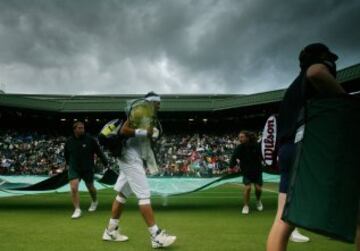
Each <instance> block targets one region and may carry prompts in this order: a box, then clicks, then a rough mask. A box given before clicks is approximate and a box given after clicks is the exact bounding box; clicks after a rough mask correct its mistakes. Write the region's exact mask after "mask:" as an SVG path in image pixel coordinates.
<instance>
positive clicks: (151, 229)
mask: <svg viewBox="0 0 360 251" xmlns="http://www.w3.org/2000/svg"><path fill="white" fill-rule="evenodd" d="M158 231H159V227H158V226H157V225H156V224H155V225H154V226H152V227H149V232H150V234H151V236H152V237H155V236H156V234H157V233H158Z"/></svg>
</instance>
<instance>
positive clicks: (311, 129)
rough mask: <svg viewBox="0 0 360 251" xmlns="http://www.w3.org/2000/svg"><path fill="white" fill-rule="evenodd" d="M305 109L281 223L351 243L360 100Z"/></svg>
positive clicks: (359, 172)
mask: <svg viewBox="0 0 360 251" xmlns="http://www.w3.org/2000/svg"><path fill="white" fill-rule="evenodd" d="M305 110H306V112H305V125H304V126H301V127H300V128H299V129H298V131H297V135H296V139H295V142H297V143H296V144H297V154H296V158H295V162H294V165H293V168H292V174H291V180H290V186H289V191H288V194H287V201H286V204H285V208H284V212H283V216H282V219H283V220H285V221H287V222H289V223H291V224H293V225H295V226H299V227H302V228H305V229H308V230H310V231H313V232H316V233H320V234H323V235H326V236H329V237H332V238H336V239H339V240H342V241H346V242H353V241H354V239H355V234H356V223H357V217H358V216H357V215H358V210H359V208H358V207H359V197H360V196H359V195H360V132H359V128H360V99H358V98H355V97H353V96H348V97H341V98H331V99H322V100H313V101H311V102H309V103H307V105H306V109H305Z"/></svg>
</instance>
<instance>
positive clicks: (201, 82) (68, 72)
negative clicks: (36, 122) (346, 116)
mask: <svg viewBox="0 0 360 251" xmlns="http://www.w3.org/2000/svg"><path fill="white" fill-rule="evenodd" d="M359 13H360V1H359V0H342V1H339V0H318V1H313V0H302V1H300V0H299V1H286V0H272V1H271V0H241V1H240V0H218V1H216V0H142V1H136V0H128V1H125V0H101V1H100V0H31V1H30V0H22V1H19V0H0V89H4V90H5V91H6V92H7V93H47V94H49V93H52V94H132V93H134V94H135V93H136V94H138V93H146V92H148V91H150V90H153V91H155V92H158V93H219V94H220V93H255V92H263V91H268V90H274V89H280V88H284V87H286V86H287V85H288V84H289V83H290V82H291V81H292V79H293V78H294V77H295V75H296V74H297V73H298V62H297V56H298V53H299V51H300V49H301V48H302V47H303V46H304V45H306V44H308V43H311V42H319V41H321V42H324V43H326V44H327V45H328V46H329V47H330V48H331V49H332V50H333V51H335V52H336V53H337V54H338V55H339V56H340V59H339V61H338V67H339V68H344V67H346V66H350V65H352V64H355V63H359V62H360V30H359V28H358V26H359V24H360V14H359Z"/></svg>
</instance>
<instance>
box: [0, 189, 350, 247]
mask: <svg viewBox="0 0 360 251" xmlns="http://www.w3.org/2000/svg"><path fill="white" fill-rule="evenodd" d="M276 187H277V186H276V185H274V184H266V185H265V191H264V193H263V204H264V211H263V212H257V211H256V210H255V200H254V198H252V210H251V211H250V214H249V215H242V214H241V209H242V187H241V186H239V185H236V184H233V185H232V184H227V185H223V186H221V187H217V188H213V189H209V190H206V191H203V192H197V193H192V194H186V195H182V196H174V197H169V198H168V199H167V205H164V200H163V198H161V197H156V196H155V197H154V198H153V199H152V204H153V208H154V211H155V217H156V220H157V224H158V225H159V226H160V227H161V228H165V229H166V230H167V231H168V232H169V233H171V234H175V235H176V236H177V241H176V242H175V244H174V245H173V246H171V247H169V248H168V250H182V251H187V250H189V251H190V250H191V251H201V250H204V251H211V250H219V251H220V250H225V251H229V250H243V251H263V250H265V243H266V238H267V234H268V232H269V229H270V227H271V224H272V221H273V218H274V215H275V212H276V202H277V194H276V193H275V192H272V191H276ZM114 196H115V192H114V191H113V190H110V189H108V190H102V191H100V192H99V200H100V205H99V208H98V210H97V211H96V212H94V213H89V212H87V207H88V206H89V204H90V198H89V195H88V194H87V193H86V192H83V193H81V205H82V209H83V216H82V217H81V218H80V219H77V220H72V219H71V218H70V216H71V214H72V211H73V209H72V206H71V202H70V195H69V194H68V193H49V194H40V195H26V196H17V197H7V198H0V228H1V230H0V250H1V251H49V250H52V251H57V250H66V251H82V250H89V251H91V250H94V251H95V250H96V251H99V250H106V251H112V250H114V251H115V250H116V251H120V250H124V251H141V250H153V249H152V248H151V245H150V238H149V233H148V230H147V228H146V226H145V223H144V222H143V219H142V217H141V215H140V213H139V211H138V208H137V201H136V200H135V199H134V198H131V199H130V200H129V201H128V203H127V207H126V209H125V211H124V214H123V217H122V219H121V227H122V230H123V233H124V234H126V235H128V236H129V238H130V239H129V241H128V242H124V243H114V242H105V241H102V240H101V236H102V233H103V231H104V229H105V226H106V225H107V223H108V220H109V217H110V208H111V203H112V200H113V198H114ZM302 233H304V234H306V235H308V236H309V237H310V238H311V242H309V243H290V245H289V248H288V250H289V251H325V250H326V251H354V250H355V246H354V245H353V244H352V245H351V244H346V243H341V242H339V241H335V240H331V239H329V238H327V237H323V236H320V235H317V234H313V233H310V232H308V231H305V230H302Z"/></svg>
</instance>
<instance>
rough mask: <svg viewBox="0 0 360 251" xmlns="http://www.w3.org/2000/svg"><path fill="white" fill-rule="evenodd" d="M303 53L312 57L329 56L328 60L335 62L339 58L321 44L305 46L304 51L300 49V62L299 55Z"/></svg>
mask: <svg viewBox="0 0 360 251" xmlns="http://www.w3.org/2000/svg"><path fill="white" fill-rule="evenodd" d="M304 53H305V54H310V55H314V56H320V55H322V54H323V53H327V54H328V55H329V56H330V59H332V60H333V61H336V60H337V59H338V58H339V57H338V56H337V55H336V54H335V53H333V52H332V51H330V49H329V47H327V46H326V45H325V44H322V43H313V44H309V45H307V46H305V47H304V49H302V51H301V52H300V56H299V59H300V60H301V58H300V57H301V55H302V54H304Z"/></svg>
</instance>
